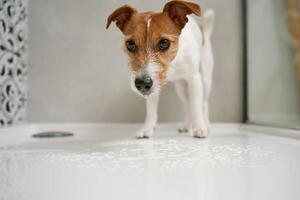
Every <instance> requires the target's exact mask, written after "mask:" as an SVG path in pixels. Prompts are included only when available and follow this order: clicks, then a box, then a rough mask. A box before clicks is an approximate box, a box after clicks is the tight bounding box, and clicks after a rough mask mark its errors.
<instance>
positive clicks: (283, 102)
mask: <svg viewBox="0 0 300 200" xmlns="http://www.w3.org/2000/svg"><path fill="white" fill-rule="evenodd" d="M248 8H249V11H248V13H249V16H248V19H249V28H248V29H249V34H248V35H249V37H248V38H249V40H248V45H249V51H248V52H249V55H248V56H249V57H248V60H249V65H248V74H249V78H248V80H249V83H248V85H249V94H248V97H249V121H250V122H252V123H259V124H271V125H277V126H282V125H285V126H286V125H287V126H289V127H296V126H297V127H298V128H299V124H300V90H299V88H298V85H297V81H296V75H295V72H296V69H295V66H294V64H293V59H294V56H293V52H292V48H291V47H292V46H291V37H290V34H289V31H288V21H287V8H286V2H285V1H281V0H264V1H261V0H251V1H248ZM262 30H263V31H262Z"/></svg>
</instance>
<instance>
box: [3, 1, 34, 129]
mask: <svg viewBox="0 0 300 200" xmlns="http://www.w3.org/2000/svg"><path fill="white" fill-rule="evenodd" d="M27 49H28V48H27V0H0V101H1V103H0V126H7V125H11V124H18V123H20V122H22V121H24V119H25V113H26V112H25V107H26V101H27V94H26V81H27Z"/></svg>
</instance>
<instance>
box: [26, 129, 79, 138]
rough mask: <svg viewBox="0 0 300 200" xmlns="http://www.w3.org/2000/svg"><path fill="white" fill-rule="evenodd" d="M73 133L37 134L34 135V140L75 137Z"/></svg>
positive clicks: (48, 132)
mask: <svg viewBox="0 0 300 200" xmlns="http://www.w3.org/2000/svg"><path fill="white" fill-rule="evenodd" d="M73 135H74V134H73V133H70V132H62V131H46V132H40V133H35V134H33V135H32V137H34V138H54V137H70V136H73Z"/></svg>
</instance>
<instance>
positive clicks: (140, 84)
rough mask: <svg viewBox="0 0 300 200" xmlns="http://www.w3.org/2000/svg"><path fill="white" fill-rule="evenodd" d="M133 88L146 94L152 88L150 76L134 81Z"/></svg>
mask: <svg viewBox="0 0 300 200" xmlns="http://www.w3.org/2000/svg"><path fill="white" fill-rule="evenodd" d="M134 83H135V87H136V89H138V90H139V91H140V92H142V93H143V94H147V93H148V92H149V91H150V89H151V87H152V86H153V80H152V79H151V77H150V76H143V77H141V78H136V79H135V81H134Z"/></svg>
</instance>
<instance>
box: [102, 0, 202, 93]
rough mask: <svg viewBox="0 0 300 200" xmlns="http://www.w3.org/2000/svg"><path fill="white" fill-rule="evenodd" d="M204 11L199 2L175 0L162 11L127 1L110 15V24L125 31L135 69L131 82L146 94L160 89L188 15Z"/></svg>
mask: <svg viewBox="0 0 300 200" xmlns="http://www.w3.org/2000/svg"><path fill="white" fill-rule="evenodd" d="M192 13H194V14H196V15H198V16H199V15H200V14H201V9H200V6H199V5H197V4H194V3H190V2H185V1H179V0H174V1H170V2H168V3H167V4H166V5H165V6H164V8H163V11H162V12H158V13H155V12H145V13H139V12H138V11H137V10H136V9H134V8H132V7H130V6H128V5H124V6H122V7H120V8H118V9H117V10H115V11H114V12H113V13H112V14H111V15H110V16H109V17H108V19H107V27H106V28H108V27H109V26H110V24H111V22H116V25H117V26H118V28H119V29H120V30H121V31H122V32H123V35H124V49H125V52H126V53H127V54H128V56H129V65H130V67H131V69H132V73H133V75H132V78H131V86H132V89H133V90H135V91H136V92H137V93H138V94H141V95H142V96H144V97H147V96H148V95H150V94H151V93H155V92H158V91H159V90H160V88H161V86H162V85H163V84H164V83H165V82H166V76H167V72H168V67H169V65H170V63H171V62H172V60H173V59H174V58H175V56H176V54H177V49H178V39H179V35H180V33H181V30H182V29H183V28H184V26H185V24H186V23H187V22H188V18H187V15H189V14H192Z"/></svg>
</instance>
